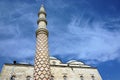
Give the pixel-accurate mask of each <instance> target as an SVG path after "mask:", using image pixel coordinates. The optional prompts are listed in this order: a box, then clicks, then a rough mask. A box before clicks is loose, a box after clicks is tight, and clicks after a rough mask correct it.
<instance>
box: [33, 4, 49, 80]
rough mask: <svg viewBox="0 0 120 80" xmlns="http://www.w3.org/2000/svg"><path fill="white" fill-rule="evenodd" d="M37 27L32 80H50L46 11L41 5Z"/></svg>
mask: <svg viewBox="0 0 120 80" xmlns="http://www.w3.org/2000/svg"><path fill="white" fill-rule="evenodd" d="M38 16H39V18H38V21H37V23H38V29H37V31H36V40H37V41H36V56H35V65H34V80H50V63H49V53H48V30H47V28H46V25H47V21H46V12H45V9H44V6H43V5H42V6H41V8H40V11H39V13H38Z"/></svg>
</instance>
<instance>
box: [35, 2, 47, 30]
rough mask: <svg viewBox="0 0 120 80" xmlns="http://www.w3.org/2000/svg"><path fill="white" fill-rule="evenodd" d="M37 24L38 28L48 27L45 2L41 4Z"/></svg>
mask: <svg viewBox="0 0 120 80" xmlns="http://www.w3.org/2000/svg"><path fill="white" fill-rule="evenodd" d="M37 24H38V29H40V28H44V29H46V26H47V20H46V11H45V8H44V5H43V4H42V5H41V7H40V10H39V12H38V21H37Z"/></svg>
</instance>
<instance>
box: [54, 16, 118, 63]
mask: <svg viewBox="0 0 120 80" xmlns="http://www.w3.org/2000/svg"><path fill="white" fill-rule="evenodd" d="M119 21H120V20H119V18H118V19H110V20H109V19H108V20H105V21H104V20H97V21H96V20H93V21H92V22H91V20H90V19H87V20H86V19H85V18H84V17H82V19H81V18H80V17H72V18H71V22H70V23H69V24H68V26H67V28H68V31H67V32H66V33H61V35H59V36H58V37H57V38H58V39H55V40H57V41H55V40H54V41H55V42H56V43H55V44H56V45H57V46H60V47H57V48H55V50H54V53H56V54H61V55H71V54H72V55H73V56H75V55H76V56H77V57H76V58H77V59H87V60H89V61H94V60H96V61H98V62H104V61H109V60H114V59H118V58H120V53H119V51H120V45H119V44H118V43H119V41H120V36H119V34H120V30H119V29H120V24H119V23H118V22H119ZM112 23H114V24H112ZM109 27H113V28H114V29H115V30H114V31H112V30H113V29H112V30H110V29H109ZM116 28H117V29H116Z"/></svg>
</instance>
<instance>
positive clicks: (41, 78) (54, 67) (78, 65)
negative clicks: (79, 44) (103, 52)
mask: <svg viewBox="0 0 120 80" xmlns="http://www.w3.org/2000/svg"><path fill="white" fill-rule="evenodd" d="M46 15H47V14H46V11H45V8H44V6H43V5H41V7H40V11H39V13H38V16H39V18H38V21H37V24H38V28H37V30H36V55H35V64H34V65H31V64H26V63H17V62H16V61H14V62H13V64H11V63H5V64H4V65H3V68H2V71H1V73H0V80H102V78H101V75H100V74H99V72H98V70H97V68H96V67H92V66H89V65H86V64H85V63H83V62H81V61H76V60H71V61H68V62H67V63H65V64H64V63H62V62H61V61H60V60H59V59H57V58H55V57H50V56H49V51H48V30H47V28H46V26H47V20H46Z"/></svg>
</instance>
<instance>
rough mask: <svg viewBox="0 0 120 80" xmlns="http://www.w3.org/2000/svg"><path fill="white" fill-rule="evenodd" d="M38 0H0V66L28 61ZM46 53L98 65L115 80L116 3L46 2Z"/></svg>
mask: <svg viewBox="0 0 120 80" xmlns="http://www.w3.org/2000/svg"><path fill="white" fill-rule="evenodd" d="M40 4H41V0H0V70H1V68H2V65H3V64H4V63H12V61H13V60H16V61H17V62H30V63H31V64H33V61H34V55H35V43H36V37H35V31H36V29H37V23H36V22H37V19H38V16H37V13H38V11H39V8H40ZM44 5H45V8H46V12H47V20H48V25H47V28H48V30H49V53H50V55H51V56H55V57H57V58H58V59H60V60H62V62H63V63H65V62H67V61H69V60H72V59H75V60H80V61H84V62H85V63H86V64H89V65H92V66H95V67H98V70H99V72H100V74H101V76H102V78H103V80H119V79H120V69H119V68H120V1H119V0H45V1H44Z"/></svg>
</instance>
